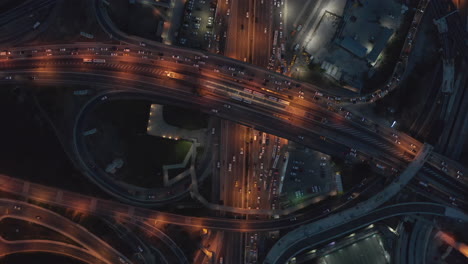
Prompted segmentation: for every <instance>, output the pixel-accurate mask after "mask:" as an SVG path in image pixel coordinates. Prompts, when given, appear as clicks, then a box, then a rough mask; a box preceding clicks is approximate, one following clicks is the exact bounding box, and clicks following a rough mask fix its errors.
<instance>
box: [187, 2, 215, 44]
mask: <svg viewBox="0 0 468 264" xmlns="http://www.w3.org/2000/svg"><path fill="white" fill-rule="evenodd" d="M215 11H216V4H214V2H211V1H209V0H188V1H187V2H186V4H185V10H184V17H183V21H182V25H181V28H180V30H179V36H178V45H181V46H185V47H190V48H197V49H202V50H208V49H209V48H211V45H212V41H213V27H214V23H215V21H214V16H215V15H214V14H215ZM217 37H218V38H219V36H217Z"/></svg>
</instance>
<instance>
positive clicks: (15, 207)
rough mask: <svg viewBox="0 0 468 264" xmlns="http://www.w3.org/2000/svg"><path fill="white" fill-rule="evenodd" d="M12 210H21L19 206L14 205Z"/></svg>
mask: <svg viewBox="0 0 468 264" xmlns="http://www.w3.org/2000/svg"><path fill="white" fill-rule="evenodd" d="M13 209H15V210H18V211H19V210H21V206H19V205H14V206H13Z"/></svg>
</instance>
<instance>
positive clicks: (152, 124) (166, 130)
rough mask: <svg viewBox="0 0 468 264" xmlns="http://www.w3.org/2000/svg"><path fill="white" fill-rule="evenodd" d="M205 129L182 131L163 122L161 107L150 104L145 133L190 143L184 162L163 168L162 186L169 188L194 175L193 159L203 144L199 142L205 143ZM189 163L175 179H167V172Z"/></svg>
mask: <svg viewBox="0 0 468 264" xmlns="http://www.w3.org/2000/svg"><path fill="white" fill-rule="evenodd" d="M206 131H207V130H206V129H199V130H188V129H182V128H178V127H175V126H171V125H169V124H167V123H166V122H165V121H164V117H163V106H162V105H157V104H152V105H151V109H150V116H149V119H148V126H147V133H148V135H151V136H157V137H163V138H168V139H174V140H179V139H184V140H189V141H191V142H192V145H191V146H190V149H189V151H188V152H187V155H186V156H185V159H184V161H182V162H181V163H178V164H170V165H164V166H163V172H164V186H171V185H173V184H174V183H176V182H178V181H180V180H181V179H183V178H185V177H187V176H189V175H190V174H194V173H195V167H194V163H195V159H196V157H197V151H196V149H197V147H200V146H202V145H204V144H202V143H201V142H204V141H205V138H206V137H205V134H206ZM189 162H190V169H188V170H185V171H183V172H181V173H179V174H178V175H176V176H175V177H173V178H171V179H169V171H170V170H172V169H182V168H186V167H187V165H188V163H189Z"/></svg>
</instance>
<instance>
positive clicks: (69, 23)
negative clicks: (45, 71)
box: [37, 1, 109, 44]
mask: <svg viewBox="0 0 468 264" xmlns="http://www.w3.org/2000/svg"><path fill="white" fill-rule="evenodd" d="M57 5H58V6H57V7H56V10H54V11H53V12H57V14H59V15H57V16H54V17H53V19H51V20H50V21H49V23H50V24H49V25H48V28H47V30H46V31H45V32H43V33H42V34H41V35H40V36H39V37H38V38H37V41H39V42H47V43H50V44H52V43H63V42H74V41H79V42H86V41H90V42H95V41H96V40H109V36H108V35H107V34H106V33H105V32H104V31H102V30H101V27H100V26H99V23H98V22H97V20H96V17H95V15H94V12H93V11H92V8H91V6H90V2H89V1H73V3H72V4H71V3H70V2H69V1H60V2H58V3H57ZM80 32H86V33H88V34H92V35H93V36H94V39H88V38H85V37H83V36H81V35H80Z"/></svg>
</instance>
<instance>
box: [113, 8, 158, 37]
mask: <svg viewBox="0 0 468 264" xmlns="http://www.w3.org/2000/svg"><path fill="white" fill-rule="evenodd" d="M107 10H108V12H109V16H110V18H111V19H112V21H113V22H114V23H115V25H116V26H117V27H118V28H119V29H120V30H122V31H124V32H126V33H127V34H130V35H136V36H140V37H143V38H147V39H152V40H157V41H160V39H161V36H160V35H157V34H156V33H158V32H157V31H158V24H159V22H160V21H161V22H164V19H163V17H165V16H166V13H167V10H165V8H160V7H158V8H156V7H154V6H151V5H143V4H130V3H129V1H128V0H117V1H112V4H111V5H109V6H108V8H107ZM135 18H138V19H135ZM161 33H162V32H161Z"/></svg>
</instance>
